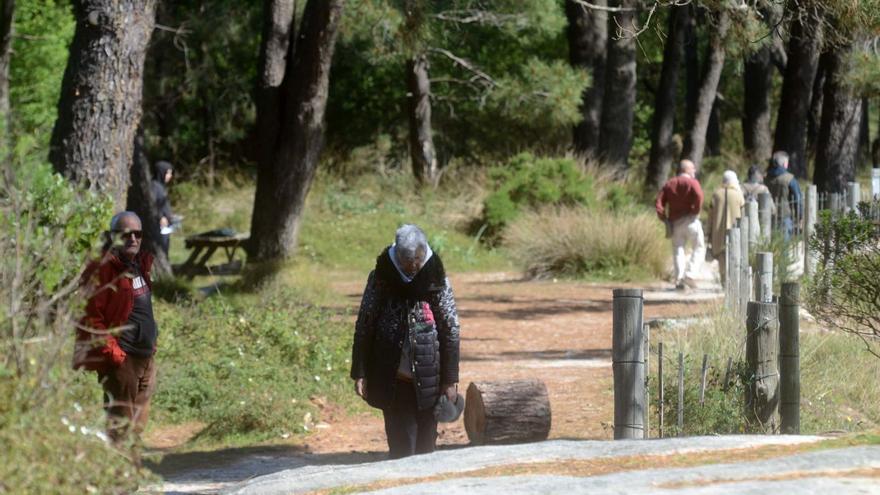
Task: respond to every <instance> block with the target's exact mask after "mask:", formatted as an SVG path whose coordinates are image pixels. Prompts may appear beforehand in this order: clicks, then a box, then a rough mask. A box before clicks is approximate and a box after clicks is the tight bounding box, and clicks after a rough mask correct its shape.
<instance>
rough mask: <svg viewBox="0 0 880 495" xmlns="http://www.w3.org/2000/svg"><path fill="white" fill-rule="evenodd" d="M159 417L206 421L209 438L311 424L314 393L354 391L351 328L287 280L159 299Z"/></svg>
mask: <svg viewBox="0 0 880 495" xmlns="http://www.w3.org/2000/svg"><path fill="white" fill-rule="evenodd" d="M156 309H157V313H156V318H157V320H158V321H159V324H160V331H161V334H160V337H159V352H158V354H157V359H158V365H159V370H160V378H159V383H158V389H157V392H156V395H155V397H154V400H153V404H154V408H155V409H154V410H155V411H156V413H157V419H159V420H161V421H164V422H172V423H178V422H184V421H201V422H204V423H206V428H205V429H204V430H203V431H202V432H201V433H200V436H201V437H202V438H205V439H208V440H230V441H236V439H247V440H267V439H271V438H279V437H286V436H288V435H290V434H293V433H301V432H305V431H307V430H308V429H309V428H310V427H311V426H312V425H311V419H309V418H310V417H311V416H312V414H313V411H312V409H313V406H312V405H311V404H310V402H309V398H310V397H311V396H312V395H326V396H328V397H329V398H330V399H332V400H333V401H334V402H337V403H339V402H342V403H344V402H345V401H347V400H349V401H350V400H351V395H352V394H351V390H350V380H349V379H348V363H349V353H350V349H351V328H350V326H349V325H347V324H345V323H344V322H342V321H339V320H338V319H333V318H331V315H330V314H329V313H328V312H327V311H325V310H321V309H319V308H316V307H314V306H311V305H308V304H306V303H305V302H304V301H303V299H302V297H301V296H300V295H299V294H297V293H295V292H293V291H291V290H290V289H286V288H283V287H279V286H277V285H269V286H267V287H263V288H262V289H261V290H260V291H259V292H258V293H256V294H232V295H228V296H224V295H217V296H214V297H212V298H209V299H207V300H205V301H202V302H197V303H196V302H192V303H188V304H180V303H178V305H176V306H175V305H170V304H167V303H159V304H157V305H156Z"/></svg>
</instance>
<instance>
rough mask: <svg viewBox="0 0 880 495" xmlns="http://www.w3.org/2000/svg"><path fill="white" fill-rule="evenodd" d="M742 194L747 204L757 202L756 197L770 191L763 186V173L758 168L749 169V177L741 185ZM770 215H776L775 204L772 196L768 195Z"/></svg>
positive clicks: (754, 166) (755, 166) (756, 166)
mask: <svg viewBox="0 0 880 495" xmlns="http://www.w3.org/2000/svg"><path fill="white" fill-rule="evenodd" d="M742 192H743V197H744V198H745V200H746V201H747V202H748V201H758V196H759V195H761V194H763V193H767V194H770V189H767V186H765V185H764V172H762V171H761V167H760V166H758V165H752V166H751V167H749V176H748V178H747V179H746V181H745V182H743V184H742ZM770 214H771V215H775V214H776V202H775V201H773V195H772V194H770Z"/></svg>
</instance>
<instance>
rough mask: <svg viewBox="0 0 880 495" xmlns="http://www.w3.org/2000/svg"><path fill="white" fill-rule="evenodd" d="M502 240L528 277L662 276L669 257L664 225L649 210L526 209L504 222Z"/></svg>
mask: <svg viewBox="0 0 880 495" xmlns="http://www.w3.org/2000/svg"><path fill="white" fill-rule="evenodd" d="M504 243H505V245H506V246H507V248H508V249H509V251H510V253H511V256H512V257H513V258H514V259H515V260H516V261H517V262H518V263H519V265H520V266H522V267H523V269H524V270H525V272H526V274H527V275H529V276H532V277H545V276H553V275H562V276H580V275H593V276H597V277H601V278H614V279H638V278H648V277H661V276H662V275H663V274H664V273H665V270H666V264H667V261H668V246H667V243H666V239H665V238H664V236H663V231H662V229H661V228H660V224H659V222H657V220H656V218H655V217H654V216H653V215H650V214H648V213H640V214H622V213H615V212H608V211H604V210H590V209H587V208H557V209H553V210H541V211H536V212H530V213H524V214H522V215H521V216H520V217H519V218H518V219H517V220H516V221H515V222H513V224H512V225H510V227H508V228H507V230H506V231H505V234H504Z"/></svg>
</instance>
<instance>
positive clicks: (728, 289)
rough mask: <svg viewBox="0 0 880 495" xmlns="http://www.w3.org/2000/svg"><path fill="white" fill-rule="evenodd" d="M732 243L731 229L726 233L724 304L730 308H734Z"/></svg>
mask: <svg viewBox="0 0 880 495" xmlns="http://www.w3.org/2000/svg"><path fill="white" fill-rule="evenodd" d="M731 245H732V243H731V242H730V231H729V230H728V231H727V232H725V234H724V281H723V283H724V306H725V307H726V308H727V309H728V310H733V284H731V283H730V271H731V269H732V268H733V258H732V257H731V254H732V253H731V248H730V246H731Z"/></svg>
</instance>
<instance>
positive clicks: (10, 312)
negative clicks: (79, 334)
mask: <svg viewBox="0 0 880 495" xmlns="http://www.w3.org/2000/svg"><path fill="white" fill-rule="evenodd" d="M22 171H27V173H28V175H27V177H25V178H21V177H20V178H19V179H10V178H9V177H11V172H10V171H9V170H8V169H7V170H5V172H6V173H5V174H4V179H2V183H0V226H2V231H3V233H4V235H3V236H2V237H0V280H2V283H0V300H2V301H3V305H2V307H0V451H2V452H4V453H6V454H4V455H2V456H0V493H71V494H73V493H76V494H79V493H83V492H86V491H88V492H92V493H129V492H132V491H134V489H136V487H137V485H138V483H139V482H140V481H141V480H142V479H143V473H141V472H139V471H137V470H136V469H135V468H134V467H133V465H132V463H131V462H130V460H129V458H128V457H127V452H126V451H123V450H117V449H115V448H113V447H111V446H110V445H109V444H108V443H107V440H106V437H105V436H104V433H103V429H104V413H103V411H102V409H101V394H100V387H99V385H98V384H97V381H96V380H95V377H94V374H91V373H78V372H74V371H73V370H71V369H70V363H71V351H72V349H73V329H74V325H75V320H76V315H77V314H78V312H79V311H80V309H81V305H80V303H79V302H78V301H79V298H78V297H77V287H78V279H79V273H80V270H81V269H82V267H83V264H84V262H85V261H86V259H87V257H88V256H90V254H91V253H92V252H93V251H92V246H93V245H94V243H95V241H97V239H98V233H99V232H100V231H101V230H102V229H103V227H104V225H105V223H106V221H107V219H108V217H109V204H108V202H107V201H105V200H103V199H101V198H96V197H91V196H89V195H86V194H83V193H81V192H80V191H77V190H75V189H74V188H72V187H71V186H69V185H68V183H67V181H65V180H64V179H63V178H61V177H60V176H57V175H54V174H52V173H51V172H50V171H49V169H48V167H42V166H41V167H37V166H34V165H33V164H29V165H28V167H23V168H22ZM10 453H11V455H7V454H10Z"/></svg>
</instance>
